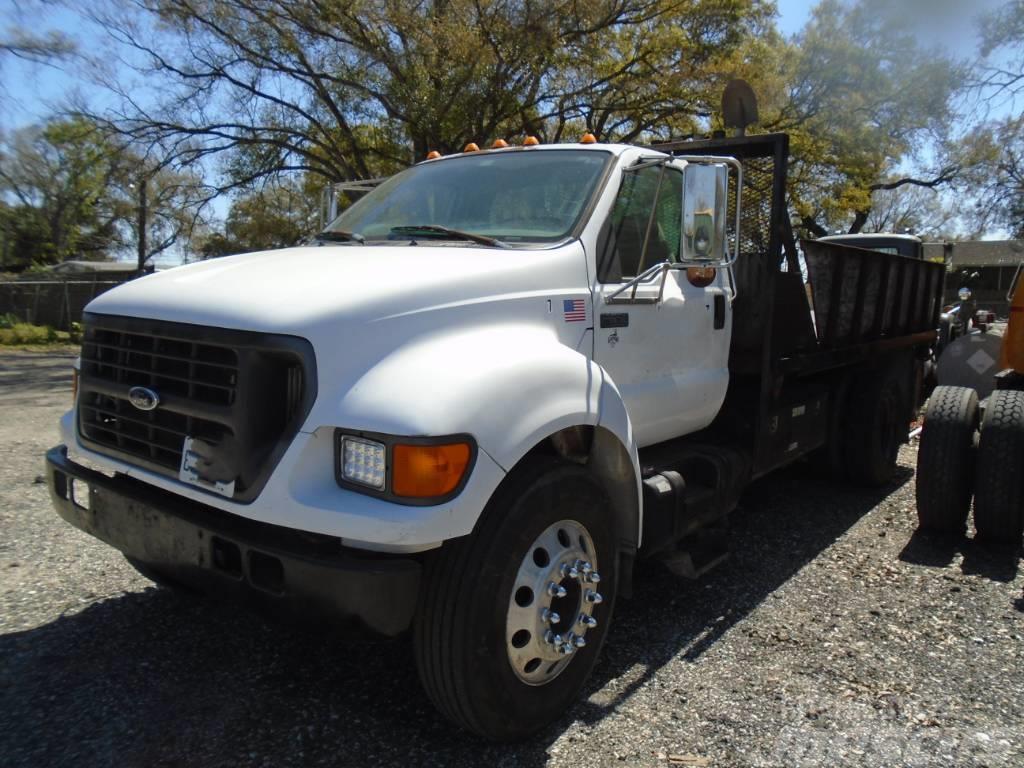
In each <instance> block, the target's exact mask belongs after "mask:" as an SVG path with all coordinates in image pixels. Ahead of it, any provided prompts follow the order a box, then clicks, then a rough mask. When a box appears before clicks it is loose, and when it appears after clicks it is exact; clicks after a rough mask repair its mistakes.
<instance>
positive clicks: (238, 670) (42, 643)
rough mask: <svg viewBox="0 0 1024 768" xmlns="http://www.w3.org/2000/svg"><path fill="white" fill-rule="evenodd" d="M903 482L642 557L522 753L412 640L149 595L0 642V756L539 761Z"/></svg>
mask: <svg viewBox="0 0 1024 768" xmlns="http://www.w3.org/2000/svg"><path fill="white" fill-rule="evenodd" d="M911 476H912V472H911V471H910V470H909V469H905V468H903V469H901V473H900V475H899V477H898V479H897V480H896V481H895V482H894V483H893V484H891V485H890V486H889V487H887V488H883V489H878V490H874V491H865V490H864V489H852V488H842V487H837V486H835V485H834V484H829V483H827V482H826V481H825V480H823V479H820V478H816V477H813V476H811V473H810V472H807V471H803V470H800V469H794V470H790V471H787V472H783V473H781V474H779V475H777V476H773V477H770V478H767V479H765V480H762V481H759V482H758V483H756V484H755V485H753V486H752V487H751V488H750V489H749V491H748V493H747V494H746V496H745V497H744V501H743V507H742V508H741V510H739V511H738V512H737V513H735V515H734V518H733V528H734V539H733V545H734V546H733V556H732V559H731V561H730V562H728V563H727V564H725V565H724V566H722V567H720V568H719V569H718V570H717V571H714V572H712V573H711V574H709V575H708V576H707V577H706V578H705V579H704V580H702V581H699V582H687V581H682V580H680V579H678V578H676V577H675V576H672V575H671V574H669V573H668V572H667V571H665V570H663V569H661V568H660V567H657V566H654V565H649V564H641V565H640V567H638V569H637V573H636V578H635V580H634V592H635V597H634V598H633V599H632V600H629V601H622V602H620V603H619V606H618V608H617V609H616V610H617V614H616V619H615V624H614V626H613V628H612V631H611V633H610V636H609V638H608V641H607V644H606V646H605V650H604V654H603V656H604V658H603V660H602V662H601V663H600V664H599V665H598V667H597V670H596V672H595V675H594V677H593V679H592V680H591V682H590V684H589V688H588V691H587V692H586V694H585V698H584V700H583V701H581V702H580V703H579V704H578V705H577V706H575V707H574V708H573V709H572V710H571V711H570V712H569V713H568V715H567V716H566V717H565V718H563V719H562V721H560V722H559V723H557V724H556V725H555V726H552V727H551V728H550V729H548V730H547V731H546V732H544V733H542V734H541V735H540V736H539V737H538V738H536V739H534V740H533V741H532V742H530V743H527V744H522V745H517V746H492V745H488V744H483V743H481V742H480V741H479V740H477V739H475V738H473V737H470V736H467V735H465V734H463V733H459V732H457V731H455V730H454V729H453V728H452V727H450V726H449V725H448V724H447V723H446V722H445V721H443V720H441V718H440V717H439V716H438V715H437V714H436V713H435V712H434V710H433V708H432V707H431V705H430V703H429V702H428V701H427V699H426V696H425V695H424V694H423V693H422V691H421V689H420V686H419V682H418V680H417V677H416V671H415V668H414V665H413V661H412V653H411V649H410V647H409V644H408V642H405V641H401V642H394V643H387V644H378V645H345V644H342V643H340V642H338V641H337V640H336V639H335V638H333V637H332V636H330V635H326V634H316V633H310V632H308V631H303V632H299V631H294V630H291V629H289V628H287V627H282V626H278V625H273V624H268V623H266V622H265V621H263V620H262V619H261V618H259V617H258V616H256V615H254V614H250V613H248V612H245V611H242V610H240V609H235V608H233V607H230V606H223V605H218V604H213V603H208V602H206V601H203V600H200V599H195V598H189V597H182V596H178V595H176V594H174V593H172V592H168V591H164V590H157V589H147V590H145V591H143V592H136V593H128V594H124V595H121V596H118V597H112V598H109V599H106V600H103V601H102V602H98V603H95V604H93V605H91V606H89V607H88V608H86V609H85V610H83V611H81V612H79V613H76V614H74V615H70V616H67V617H63V618H60V619H57V620H56V621H54V622H52V623H50V624H47V625H44V626H41V627H38V628H36V629H31V630H27V631H24V632H19V633H14V634H10V635H6V636H4V637H0V659H2V660H3V661H2V663H0V754H3V755H4V762H5V763H6V764H7V765H51V766H53V765H75V766H88V765H98V764H104V765H106V764H111V765H120V766H143V765H144V766H158V765H167V766H169V765H185V764H187V765H204V766H206V765H225V766H228V765H231V766H233V765H239V764H252V765H267V766H275V768H276V766H284V765H303V766H306V765H359V766H366V765H402V766H421V765H444V766H460V765H466V766H470V765H472V766H475V765H487V766H495V767H500V766H517V767H518V766H534V765H542V764H544V763H545V762H546V760H547V758H548V755H547V754H546V750H547V748H548V747H549V746H550V744H551V742H552V741H554V740H555V739H556V738H557V737H558V736H559V735H560V734H561V733H562V732H564V731H565V730H566V729H567V728H568V727H569V726H570V725H571V724H572V723H573V721H575V720H580V721H582V722H583V723H584V724H596V723H598V722H599V721H601V720H602V719H603V718H605V717H607V716H608V715H609V714H611V713H612V712H613V711H614V710H615V708H616V707H617V706H618V705H619V704H620V703H622V702H623V701H625V700H626V699H627V698H628V697H629V696H630V694H631V693H633V692H634V691H635V690H637V689H638V688H639V687H640V686H642V685H644V683H645V682H646V681H647V680H649V679H650V678H651V677H652V676H653V675H654V673H655V672H656V671H657V670H658V669H659V668H660V667H662V666H663V665H665V664H667V663H669V662H670V661H673V660H676V661H677V663H679V662H680V661H682V662H683V663H686V662H692V661H694V660H695V659H697V658H699V657H700V655H701V654H703V653H704V652H705V651H707V650H709V649H711V648H713V647H714V644H715V642H716V641H717V640H718V639H719V638H720V637H721V636H722V635H723V633H725V632H726V631H727V630H728V629H729V628H730V627H732V626H733V625H734V624H735V623H736V622H737V621H739V620H740V619H742V618H743V617H744V616H746V615H747V614H748V613H750V612H751V611H752V610H753V609H755V608H756V607H757V606H758V605H760V604H761V603H762V602H764V601H765V600H767V599H770V598H771V596H772V594H773V592H775V590H777V589H778V588H779V587H780V586H781V585H783V584H784V583H785V582H786V581H787V580H788V579H789V578H790V577H791V576H792V575H793V574H795V573H796V572H797V571H799V570H800V569H801V568H802V567H803V566H804V565H805V564H807V563H808V562H809V561H811V560H813V559H814V558H815V557H816V556H817V555H819V554H820V553H821V552H822V551H823V550H825V549H827V548H828V547H829V545H831V544H832V543H833V542H834V541H835V540H836V538H838V537H839V536H841V535H842V534H843V533H844V532H845V531H846V530H847V529H848V528H849V527H850V526H851V525H853V524H854V523H855V522H856V521H857V520H858V519H859V518H860V517H861V516H862V515H864V514H865V513H866V512H868V511H869V510H871V509H872V508H873V507H874V506H875V505H877V504H878V503H879V502H880V501H881V500H882V499H883V498H884V497H885V496H886V495H888V494H889V493H891V492H892V491H894V490H895V489H896V488H897V487H899V486H900V485H902V484H904V483H906V482H907V481H908V480H909V478H910V477H911Z"/></svg>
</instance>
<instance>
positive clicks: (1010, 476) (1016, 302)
mask: <svg viewBox="0 0 1024 768" xmlns="http://www.w3.org/2000/svg"><path fill="white" fill-rule="evenodd" d="M1022 273H1024V264H1022V265H1021V267H1019V268H1018V269H1017V273H1016V275H1015V277H1014V281H1013V283H1012V284H1011V286H1010V291H1009V293H1007V296H1006V300H1007V301H1008V302H1009V304H1010V317H1009V321H1008V323H1007V326H1006V330H1005V332H1004V334H1003V336H1002V338H1001V339H998V337H996V338H995V339H989V340H988V341H989V342H991V343H988V344H986V346H984V347H981V346H976V347H975V350H976V351H975V352H974V355H972V356H968V355H967V354H964V355H962V356H961V359H952V360H951V361H950V365H951V366H955V365H959V366H962V367H964V368H971V369H972V370H973V371H974V373H975V374H976V376H977V375H978V374H980V373H981V372H982V371H992V370H994V371H997V373H995V375H994V376H992V377H991V380H990V381H982V382H980V383H979V385H978V386H977V387H971V386H954V385H943V386H939V387H936V388H935V391H934V392H933V393H932V395H931V397H930V398H929V399H928V407H927V409H926V411H925V415H924V423H923V424H922V430H921V447H920V450H919V451H918V454H917V477H918V480H917V515H918V521H919V523H920V528H921V530H924V531H930V532H932V533H937V534H939V535H941V536H945V537H949V538H954V539H959V538H962V537H963V536H964V534H965V533H966V530H967V519H968V515H969V513H970V512H971V508H972V502H973V509H974V528H975V532H976V533H977V538H978V539H979V540H980V541H981V542H983V543H984V544H985V545H987V546H989V547H991V548H994V549H997V550H1003V551H1005V552H1007V553H1009V554H1010V555H1011V556H1013V557H1014V558H1016V556H1017V555H1018V554H1019V552H1020V550H1021V546H1022V544H1024V280H1022V279H1021V275H1022ZM967 341H969V339H968V338H964V339H961V340H960V342H958V343H963V342H967ZM965 349H969V348H968V347H965ZM989 352H991V353H994V356H995V358H996V359H995V360H992V359H991V357H989ZM959 378H960V379H961V380H963V379H964V378H967V379H968V380H969V379H970V378H971V377H969V376H967V377H965V376H960V377H959Z"/></svg>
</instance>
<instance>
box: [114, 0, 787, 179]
mask: <svg viewBox="0 0 1024 768" xmlns="http://www.w3.org/2000/svg"><path fill="white" fill-rule="evenodd" d="M138 7H140V8H141V9H142V10H141V13H135V12H122V11H119V10H116V8H115V9H114V10H108V11H106V12H104V13H102V14H100V15H98V17H97V18H98V19H99V21H100V22H101V23H102V24H103V25H104V26H105V27H106V28H107V29H108V31H109V32H110V33H111V35H112V36H113V37H114V39H116V40H117V41H119V44H120V46H121V47H122V49H123V50H124V51H126V52H130V53H131V56H129V55H128V53H125V56H126V58H132V59H133V60H134V62H135V64H136V67H137V69H138V71H139V72H145V73H146V75H147V79H148V81H149V82H150V83H154V84H155V85H156V89H157V90H158V91H159V92H160V93H162V94H165V96H166V98H163V99H162V100H161V101H160V102H159V103H158V104H156V105H153V106H148V105H144V104H141V103H140V102H139V101H138V100H137V99H136V98H135V94H134V92H133V91H132V89H131V88H129V87H128V86H126V85H125V84H123V83H122V84H121V85H115V86H114V87H115V90H116V91H117V92H118V93H119V94H120V97H121V106H120V108H119V109H118V110H116V112H115V113H114V114H111V115H108V116H106V117H107V119H108V121H109V124H110V125H111V126H112V127H115V128H116V129H117V130H118V131H120V132H121V134H122V135H123V136H126V137H128V138H129V139H130V140H131V141H132V142H134V143H139V142H141V143H143V144H145V145H159V146H161V147H164V148H169V149H170V150H171V152H172V155H173V157H174V159H175V161H176V162H178V163H179V164H182V165H188V164H190V163H194V162H197V161H201V160H203V159H204V158H207V157H209V156H211V155H218V156H221V157H227V158H228V159H227V160H226V161H225V162H224V163H223V164H222V167H223V168H224V169H225V171H226V178H225V179H224V181H223V182H222V183H221V184H220V185H219V186H220V189H221V190H224V189H231V188H245V187H247V186H248V185H251V184H252V183H253V182H255V181H257V180H259V179H262V178H265V177H268V176H273V175H275V174H278V173H280V172H290V171H297V172H303V173H311V174H314V175H318V176H322V177H323V178H325V179H328V180H331V181H340V180H349V179H362V178H370V177H373V176H377V175H380V174H383V173H388V172H390V171H393V170H395V169H397V168H399V167H402V166H404V165H406V164H407V163H408V162H409V161H410V160H412V159H413V158H421V157H423V156H424V155H425V154H426V152H427V151H428V150H429V149H437V150H440V151H442V152H451V151H457V150H461V148H462V146H463V145H464V144H465V143H466V142H468V141H471V140H472V141H478V142H479V141H484V140H489V139H491V138H495V137H499V136H514V135H521V134H524V133H534V134H539V135H541V136H543V137H545V138H547V139H556V138H562V137H565V136H567V135H573V133H574V132H575V131H576V130H583V129H585V128H587V129H591V130H596V131H597V132H599V133H600V134H601V135H602V137H604V138H607V139H614V138H625V139H636V138H640V137H643V136H646V135H658V134H667V133H668V132H670V131H672V130H676V129H678V128H679V127H686V128H689V129H691V130H692V128H693V126H694V125H695V124H696V123H697V121H699V120H702V119H706V117H707V116H708V115H710V114H711V113H712V111H713V108H714V104H715V103H716V101H717V94H718V93H719V91H720V85H721V82H722V81H723V77H722V71H721V66H722V63H723V62H726V61H729V59H730V56H731V55H732V53H733V52H734V51H735V49H736V48H737V47H738V46H739V44H740V42H741V41H742V40H744V39H746V38H747V37H749V36H750V35H752V34H754V33H756V32H757V31H759V30H760V29H762V28H763V27H764V26H765V25H766V24H768V23H769V22H770V13H771V12H772V10H773V7H772V5H771V4H770V3H767V2H765V0H692V1H691V2H685V3H680V2H677V0H592V2H588V3H579V2H577V0H553V2H550V3H534V2H526V3H523V2H514V1H513V0H445V1H444V2H441V1H440V0H435V1H433V2H422V0H388V1H387V2H384V1H383V0H320V1H319V2H300V1H299V0H279V1H277V2H271V1H270V0H216V1H214V0H141V1H140V3H138ZM157 26H158V27H159V33H158V34H154V33H153V29H154V28H155V27H157Z"/></svg>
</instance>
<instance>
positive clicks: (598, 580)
mask: <svg viewBox="0 0 1024 768" xmlns="http://www.w3.org/2000/svg"><path fill="white" fill-rule="evenodd" d="M617 569H618V563H617V552H616V547H615V536H614V534H613V526H612V518H611V510H610V508H609V505H608V502H607V499H606V497H605V494H604V492H603V491H602V489H601V488H600V486H599V485H598V484H597V483H596V482H595V481H594V479H593V478H592V477H591V476H590V474H589V473H588V472H587V471H586V469H584V468H583V467H579V466H575V465H569V464H566V463H563V462H557V461H553V460H547V461H544V460H539V461H532V460H531V461H528V463H527V464H525V465H524V466H521V467H517V468H516V470H514V471H513V473H512V474H511V475H510V476H509V477H508V478H507V479H506V480H505V482H504V483H503V484H502V486H501V487H500V488H499V489H498V492H497V493H496V494H495V496H494V498H493V499H492V500H491V502H490V503H489V504H488V506H487V509H486V510H485V511H484V514H483V516H482V518H481V520H480V522H479V523H478V525H477V527H476V530H475V531H474V532H473V533H472V534H470V535H469V536H466V537H464V538H461V539H457V540H454V541H450V542H447V543H445V545H444V546H443V547H442V548H441V549H440V550H438V551H436V552H435V553H433V554H432V556H431V557H430V558H428V560H427V562H426V564H425V568H424V583H423V587H422V591H421V595H420V602H419V609H418V612H417V616H416V620H415V625H414V638H415V646H416V661H417V666H418V668H419V673H420V678H421V680H422V682H423V685H424V688H425V689H426V691H427V694H428V695H429V696H430V698H431V700H432V701H433V702H434V704H435V705H436V706H437V707H438V709H439V710H440V711H441V712H442V713H443V714H444V715H445V716H446V717H448V718H449V719H450V720H452V721H453V722H455V723H456V724H457V725H460V726H462V727H463V728H466V729H467V730H470V731H473V732H475V733H477V734H479V735H480V736H483V737H484V738H487V739H490V740H493V741H511V740H514V739H519V738H523V737H525V736H527V735H529V734H530V733H533V732H534V731H537V730H538V729H540V728H543V727H544V726H545V725H548V724H549V723H551V722H552V721H553V720H555V719H556V718H557V717H558V716H559V715H561V714H562V712H563V711H564V710H565V709H566V708H567V707H568V706H569V705H570V704H571V703H572V702H573V701H574V700H575V699H576V697H577V695H578V694H579V692H580V690H581V688H582V687H583V684H584V683H585V682H586V679H587V677H588V676H589V674H590V671H591V669H592V668H593V666H594V663H595V661H596V660H597V655H598V652H599V650H600V648H601V644H602V643H603V641H604V638H605V635H606V633H607V631H608V624H609V621H610V619H611V613H612V604H613V603H614V596H615V590H616V583H617V577H618V572H617Z"/></svg>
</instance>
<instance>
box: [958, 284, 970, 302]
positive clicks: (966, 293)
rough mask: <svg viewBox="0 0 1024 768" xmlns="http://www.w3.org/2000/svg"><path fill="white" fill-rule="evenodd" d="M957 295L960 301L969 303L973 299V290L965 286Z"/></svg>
mask: <svg viewBox="0 0 1024 768" xmlns="http://www.w3.org/2000/svg"><path fill="white" fill-rule="evenodd" d="M956 295H957V296H959V297H960V301H967V300H968V299H970V298H971V289H970V288H967V287H966V286H965V287H963V288H961V289H960V290H959V291H957V292H956Z"/></svg>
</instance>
